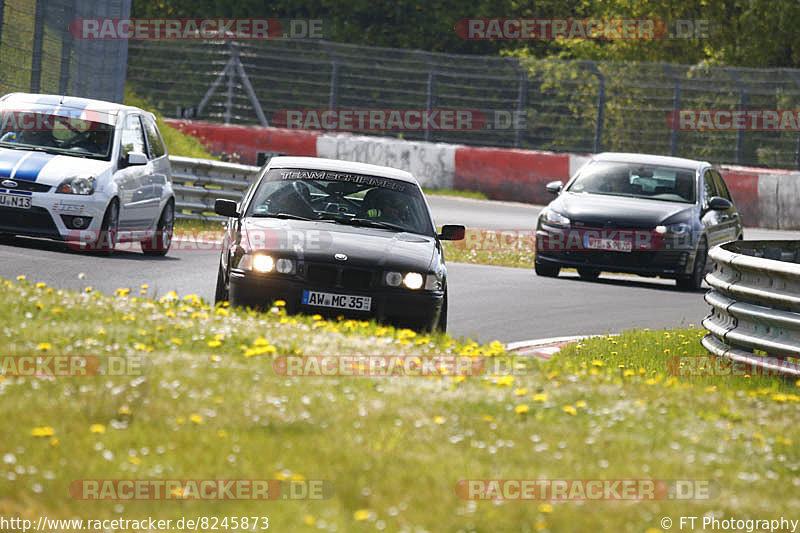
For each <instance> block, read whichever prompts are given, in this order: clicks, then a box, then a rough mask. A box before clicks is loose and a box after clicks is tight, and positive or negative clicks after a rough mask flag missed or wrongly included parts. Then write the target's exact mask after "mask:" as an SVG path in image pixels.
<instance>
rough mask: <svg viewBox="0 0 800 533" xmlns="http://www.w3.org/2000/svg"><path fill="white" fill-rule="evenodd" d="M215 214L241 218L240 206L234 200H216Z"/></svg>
mask: <svg viewBox="0 0 800 533" xmlns="http://www.w3.org/2000/svg"><path fill="white" fill-rule="evenodd" d="M214 212H215V213H216V214H218V215H221V216H223V217H229V218H239V206H238V205H236V202H234V201H233V200H222V199H220V198H217V199H216V200H214Z"/></svg>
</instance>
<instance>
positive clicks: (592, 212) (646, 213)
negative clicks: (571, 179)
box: [549, 192, 694, 228]
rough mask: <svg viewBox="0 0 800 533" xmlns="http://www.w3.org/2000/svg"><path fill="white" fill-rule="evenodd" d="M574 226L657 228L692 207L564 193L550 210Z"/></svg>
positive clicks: (552, 203) (681, 204) (652, 201)
mask: <svg viewBox="0 0 800 533" xmlns="http://www.w3.org/2000/svg"><path fill="white" fill-rule="evenodd" d="M549 207H550V208H551V209H552V210H554V211H556V212H558V213H561V214H562V215H564V216H566V217H567V218H569V219H570V220H572V221H573V223H574V222H580V223H583V224H586V225H592V226H620V227H624V228H654V227H655V226H658V225H659V224H662V223H663V222H664V221H665V220H667V219H670V218H673V217H675V216H676V215H679V214H681V213H683V212H687V211H691V210H692V208H693V207H694V206H693V204H685V203H680V202H662V201H659V200H648V199H645V198H627V197H624V196H604V195H599V194H584V193H581V194H577V193H570V192H564V193H562V194H561V195H560V196H559V197H558V198H556V199H555V200H553V201H552V202H551V203H550V206H549Z"/></svg>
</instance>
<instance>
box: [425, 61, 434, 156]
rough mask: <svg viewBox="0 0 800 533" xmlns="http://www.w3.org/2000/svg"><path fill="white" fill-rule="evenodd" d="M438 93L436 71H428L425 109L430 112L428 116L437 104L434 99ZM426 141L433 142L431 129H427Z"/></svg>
mask: <svg viewBox="0 0 800 533" xmlns="http://www.w3.org/2000/svg"><path fill="white" fill-rule="evenodd" d="M435 91H436V71H435V70H434V69H431V70H429V71H428V94H427V98H426V103H425V107H426V109H427V110H428V115H430V113H431V110H432V109H433V106H434V105H435V103H436V99H435V98H434V92H435ZM425 140H426V141H430V140H431V130H430V128H425Z"/></svg>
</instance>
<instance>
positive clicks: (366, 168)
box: [267, 156, 419, 186]
mask: <svg viewBox="0 0 800 533" xmlns="http://www.w3.org/2000/svg"><path fill="white" fill-rule="evenodd" d="M267 166H268V168H302V169H309V170H331V171H333V172H352V173H353V174H365V175H367V176H379V177H381V178H390V179H395V180H399V181H405V182H407V183H413V184H415V185H417V186H419V183H418V182H417V180H416V178H414V176H413V175H412V174H411V173H410V172H406V171H405V170H399V169H396V168H391V167H384V166H381V165H370V164H368V163H356V162H354V161H340V160H338V159H324V158H322V157H287V156H276V157H273V158H272V159H270V160H269V163H268V164H267Z"/></svg>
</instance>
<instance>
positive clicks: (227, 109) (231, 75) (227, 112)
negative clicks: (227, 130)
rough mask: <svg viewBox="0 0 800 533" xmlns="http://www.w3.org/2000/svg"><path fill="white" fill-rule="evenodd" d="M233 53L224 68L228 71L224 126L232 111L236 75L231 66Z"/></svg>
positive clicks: (228, 122)
mask: <svg viewBox="0 0 800 533" xmlns="http://www.w3.org/2000/svg"><path fill="white" fill-rule="evenodd" d="M233 62H234V51H233V50H231V58H230V59H229V60H228V64H227V65H226V68H227V69H228V94H227V96H226V98H225V113H224V115H223V116H224V117H225V124H230V123H231V115H232V111H233V78H234V76H235V75H236V72H235V71H236V69H235V68H234V66H233Z"/></svg>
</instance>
